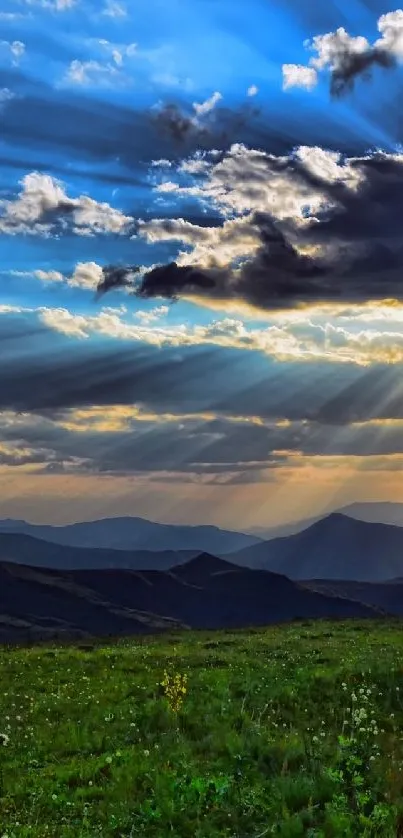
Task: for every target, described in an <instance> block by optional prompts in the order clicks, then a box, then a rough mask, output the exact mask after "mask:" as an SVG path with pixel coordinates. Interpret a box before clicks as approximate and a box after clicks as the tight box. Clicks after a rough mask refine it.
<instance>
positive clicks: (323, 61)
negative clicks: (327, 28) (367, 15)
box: [283, 9, 403, 96]
mask: <svg viewBox="0 0 403 838" xmlns="http://www.w3.org/2000/svg"><path fill="white" fill-rule="evenodd" d="M377 28H378V32H379V33H380V37H379V38H378V39H377V40H376V41H375V42H374V43H373V44H370V42H369V41H368V40H367V38H365V37H363V36H362V35H357V36H352V35H350V34H349V33H348V32H347V31H346V30H345V29H344V27H342V26H341V27H339V28H338V29H336V31H335V32H327V33H326V34H324V35H315V36H314V37H313V38H312V40H309V39H308V40H307V41H305V42H304V46H305V47H306V48H307V49H308V50H310V51H311V52H314V53H316V54H315V55H314V56H312V57H311V58H310V60H309V66H304V65H300V64H298V65H297V64H284V65H283V79H284V82H283V89H284V90H287V89H288V88H290V87H295V86H298V87H305V88H306V89H307V90H312V89H313V88H314V87H315V86H316V84H317V82H318V78H319V76H318V73H321V72H323V71H327V72H330V92H331V94H332V96H341V95H343V94H344V93H346V92H347V91H349V90H352V88H353V86H354V82H355V80H356V79H357V78H358V77H362V78H364V79H369V78H370V75H371V70H372V68H373V67H376V66H378V67H382V68H384V69H388V68H391V67H395V66H396V64H397V63H398V62H400V61H402V60H403V10H402V9H397V10H396V11H393V12H388V13H387V14H383V15H381V16H380V17H379V18H378V21H377Z"/></svg>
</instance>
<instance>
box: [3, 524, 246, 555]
mask: <svg viewBox="0 0 403 838" xmlns="http://www.w3.org/2000/svg"><path fill="white" fill-rule="evenodd" d="M0 532H4V533H7V532H8V533H20V534H23V535H30V536H32V537H33V538H39V539H42V540H43V541H49V542H51V543H53V544H62V545H65V546H68V547H85V548H91V549H99V548H102V549H108V550H152V551H164V552H165V551H167V550H168V551H171V550H173V551H178V550H195V551H198V552H203V551H205V552H207V553H219V554H220V555H224V554H226V553H233V552H235V551H236V550H241V549H242V548H243V547H249V546H251V545H252V544H258V543H259V542H260V541H261V540H262V539H261V538H259V537H258V536H256V535H251V534H245V533H239V532H230V531H228V530H222V529H219V527H211V526H194V527H191V526H180V525H178V524H159V523H156V522H154V521H147V520H145V519H144V518H129V517H126V518H102V519H101V520H99V521H85V522H83V523H78V524H67V525H66V526H51V525H46V524H30V523H28V522H27V521H16V520H13V519H6V520H2V521H0Z"/></svg>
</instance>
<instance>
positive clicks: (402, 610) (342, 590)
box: [303, 579, 403, 617]
mask: <svg viewBox="0 0 403 838" xmlns="http://www.w3.org/2000/svg"><path fill="white" fill-rule="evenodd" d="M303 584H304V585H306V587H307V588H309V589H310V590H312V591H318V592H319V593H321V594H326V595H330V596H342V597H346V598H347V599H354V600H356V601H357V602H363V603H365V605H370V606H372V607H374V608H380V609H381V610H382V611H387V612H388V614H393V615H395V616H397V617H402V616H403V580H402V579H400V580H398V579H394V580H393V581H391V582H348V581H346V580H339V579H335V580H333V581H329V580H326V579H317V580H312V581H308V582H304V583H303Z"/></svg>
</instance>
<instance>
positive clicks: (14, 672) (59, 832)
mask: <svg viewBox="0 0 403 838" xmlns="http://www.w3.org/2000/svg"><path fill="white" fill-rule="evenodd" d="M402 627H403V626H402V624H401V623H400V622H398V621H385V622H382V621H379V622H354V621H350V622H345V623H328V622H321V623H319V622H305V623H293V624H291V625H288V626H282V627H274V628H268V629H264V630H263V629H259V630H252V631H239V632H220V633H213V632H209V633H207V632H202V633H199V632H183V633H178V634H175V635H164V636H163V637H148V638H141V639H139V638H131V639H129V640H124V641H120V642H118V643H114V644H105V643H103V644H94V645H92V644H88V646H85V645H84V646H83V645H82V646H81V647H79V646H77V645H76V646H73V645H71V646H61V645H58V646H56V645H52V646H49V645H47V646H37V647H33V648H26V649H16V648H14V649H11V648H10V649H7V648H3V649H1V650H0V672H1V695H0V709H1V718H0V734H4V736H0V740H2V741H4V742H5V744H3V745H2V744H1V743H0V764H1V797H0V836H2V838H4V836H7V838H17V836H18V838H22V836H24V838H27V837H28V836H31V838H44V837H45V836H52V837H53V836H54V838H87V836H97V835H102V836H104V838H109V837H111V836H114V838H120V836H122V838H123V836H124V838H129V836H137V835H139V836H144V838H151V836H158V838H164V836H171V838H218V836H227V838H263V836H266V835H268V836H270V835H277V836H283V838H291V837H292V838H294V836H295V837H296V836H308V837H309V836H311V838H312V837H313V836H343V835H345V836H352V837H353V838H355V837H356V836H357V835H367V836H372V835H379V836H382V838H388V836H398V835H403V632H402ZM164 672H166V673H167V676H168V677H165V676H164ZM175 676H177V679H176V681H175V680H174V679H175ZM184 676H185V677H184ZM186 679H187V680H186ZM161 682H164V684H165V685H164V686H161ZM182 688H183V690H184V691H182Z"/></svg>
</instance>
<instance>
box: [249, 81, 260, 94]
mask: <svg viewBox="0 0 403 838" xmlns="http://www.w3.org/2000/svg"><path fill="white" fill-rule="evenodd" d="M257 93H259V88H258V87H256V85H255V84H251V86H250V87H248V89H247V91H246V94H247V96H256V94H257Z"/></svg>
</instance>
